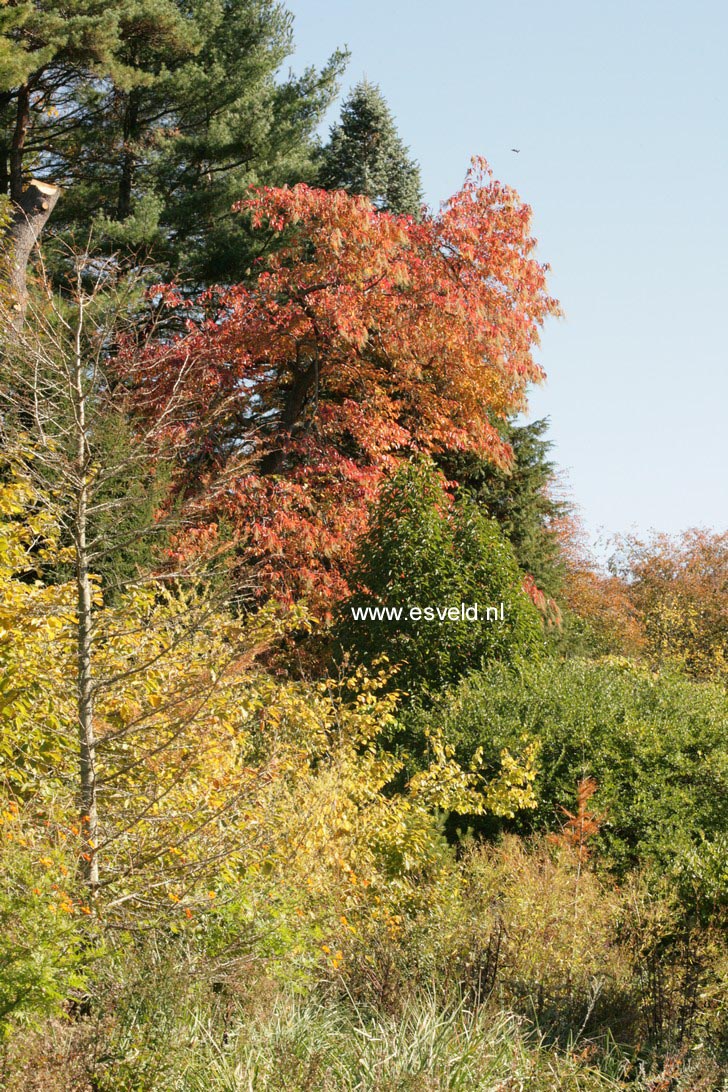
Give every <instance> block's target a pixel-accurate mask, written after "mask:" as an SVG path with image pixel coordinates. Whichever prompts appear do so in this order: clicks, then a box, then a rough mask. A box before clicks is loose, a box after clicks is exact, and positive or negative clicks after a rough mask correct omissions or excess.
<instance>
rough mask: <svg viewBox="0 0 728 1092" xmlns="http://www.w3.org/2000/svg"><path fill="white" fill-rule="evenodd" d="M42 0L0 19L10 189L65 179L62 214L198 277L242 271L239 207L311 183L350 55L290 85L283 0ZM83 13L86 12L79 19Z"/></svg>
mask: <svg viewBox="0 0 728 1092" xmlns="http://www.w3.org/2000/svg"><path fill="white" fill-rule="evenodd" d="M68 8H69V5H68V4H64V5H63V12H62V11H61V5H60V4H59V3H58V0H43V3H42V4H41V5H40V6H39V5H34V6H32V8H31V5H28V11H25V9H24V8H23V9H22V10H21V6H13V10H12V11H9V10H8V11H3V13H2V15H1V16H0V20H1V21H0V192H8V193H10V195H11V196H12V198H13V200H14V201H18V200H19V196H20V194H21V192H22V190H23V186H24V185H25V184H26V183H27V181H28V178H29V176H30V173H31V172H32V173H34V174H35V175H36V176H37V177H39V178H41V179H45V180H47V181H52V182H53V183H54V184H56V185H59V186H61V187H62V189H63V191H64V196H63V201H62V202H61V203H60V205H59V207H58V210H57V212H56V213H55V214H54V219H53V224H54V226H55V227H56V228H63V229H65V231H66V233H67V234H70V236H71V237H74V236H75V237H76V240H77V241H78V242H82V241H83V240H84V238H85V236H86V235H87V234H88V230H89V227H90V225H91V224H92V223H93V222H95V224H96V229H97V234H98V233H99V232H100V234H101V235H102V236H105V237H106V238H107V239H108V240H109V242H110V244H111V245H113V246H114V247H116V248H120V249H121V250H122V251H123V250H124V249H129V250H131V251H133V252H137V251H138V250H139V249H143V250H144V251H145V252H147V253H149V254H151V255H152V257H153V258H154V259H155V260H156V262H157V263H158V264H160V265H161V266H162V268H163V274H164V275H166V274H168V273H169V271H170V270H174V272H175V273H181V274H182V275H183V276H188V275H194V276H197V277H198V278H199V279H201V280H216V281H222V280H230V279H238V278H240V277H241V276H244V274H245V270H246V268H247V266H248V265H249V264H250V260H251V249H250V245H249V242H248V236H247V232H246V228H245V224H244V221H243V220H242V219H241V218H240V217H233V216H232V214H231V211H230V209H231V205H232V203H233V202H234V201H235V200H238V199H240V198H241V197H242V196H243V195H244V191H245V189H246V187H248V186H249V185H251V184H257V183H263V184H283V183H287V182H293V181H299V180H300V179H301V178H309V179H313V176H314V169H315V168H314V165H313V153H314V143H313V133H314V131H315V129H316V126H317V125H318V123H319V122H320V120H321V117H322V116H323V112H324V111H325V110H326V108H327V107H328V106H329V104H330V102H331V101H332V99H333V97H334V95H335V93H336V83H337V78H338V76H339V74H340V72H341V70H342V68H343V64H344V61H345V55H344V54H342V53H336V54H335V55H334V56H333V57H332V58H331V60H330V61H329V63H328V64H327V65H326V66H324V68H323V69H322V70H321V71H320V72H318V71H316V70H315V69H308V70H307V71H306V72H305V73H304V74H303V75H302V76H300V77H298V78H294V77H290V78H289V79H288V80H285V81H282V82H281V81H280V80H278V79H277V74H278V71H279V69H280V66H281V64H282V62H283V61H284V59H285V57H286V56H287V55H288V54H290V52H291V50H292V34H291V17H290V14H289V13H288V12H287V11H286V10H285V8H283V7H282V6H281V5H280V4H278V3H276V2H274V0H189V2H187V0H110V3H103V4H102V3H100V2H99V3H91V4H89V3H80V0H79V2H78V3H74V2H72V4H71V11H70V14H68V17H67V18H62V17H63V15H64V13H67V12H68ZM75 9H77V13H75V14H74V11H75Z"/></svg>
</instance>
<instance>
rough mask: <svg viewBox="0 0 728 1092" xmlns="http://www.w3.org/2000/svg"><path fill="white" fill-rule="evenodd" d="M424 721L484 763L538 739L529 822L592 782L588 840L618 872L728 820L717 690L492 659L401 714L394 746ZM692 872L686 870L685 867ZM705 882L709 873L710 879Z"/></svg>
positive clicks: (661, 865)
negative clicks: (593, 820) (479, 754)
mask: <svg viewBox="0 0 728 1092" xmlns="http://www.w3.org/2000/svg"><path fill="white" fill-rule="evenodd" d="M433 724H436V725H437V726H438V728H439V730H440V731H441V732H442V734H443V738H444V739H445V740H446V741H447V742H448V743H450V744H451V745H453V746H454V748H455V753H456V755H457V757H458V758H459V760H460V761H464V762H468V761H469V760H470V759H471V756H472V755H473V754H474V753H475V752H476V750H477V749H478V748H480V747H482V748H483V761H484V763H485V765H486V768H487V766H488V765H489V764H490V763H494V762H495V761H496V759H497V756H498V755H499V754H500V752H501V750H502V748H504V747H512V746H513V745H514V743H515V742H517V741H518V742H520V741H521V740H522V739H523V737H524V735H525V736H526V737H528V738H530V739H533V740H536V741H537V742H538V744H539V765H540V774H539V777H538V779H537V784H536V792H537V795H538V797H539V806H538V808H537V809H536V810H535V811H534V812H531V813H529V814H528V817H527V818H526V820H525V821H526V822H528V823H529V825H530V826H536V827H540V828H549V829H558V828H559V827H560V825H561V823H562V822H563V818H564V816H563V811H562V809H563V808H571V806H572V802H573V799H574V792H575V788H576V785H577V782H578V781H579V780H580V779H581V778H583V777H593V778H595V779H596V782H597V792H596V795H595V797H594V802H593V804H594V810H595V811H597V812H599V813H601V814H602V822H601V829H600V832H599V835H598V837H597V845H598V847H599V850H600V852H601V854H602V856H603V857H604V858H605V860H606V861H607V862H608V864H609V865H610V866H612V867H614V868H616V869H617V870H618V871H622V872H624V871H625V870H627V869H628V868H629V867H631V866H635V865H643V864H645V863H648V862H651V863H652V864H653V865H654V866H656V869H657V870H658V871H662V870H664V869H668V870H676V869H678V868H680V867H681V866H680V861H682V860H683V859H685V857H686V854H688V853H689V852H691V851H692V849H693V848H694V847H695V846H698V845H700V844H701V842H702V840H703V838H704V837H705V838H708V839H712V838H715V837H717V836H718V835H720V834H721V832H724V831H725V830H726V828H727V827H728V695H726V693H725V691H724V690H723V689H721V688H720V687H717V686H713V685H709V684H698V683H694V682H691V681H689V680H688V679H685V678H683V677H681V676H679V675H671V674H664V673H663V674H653V673H652V672H650V671H648V670H647V669H645V668H642V667H639V666H636V665H634V664H632V663H630V662H629V661H625V660H605V661H602V662H590V661H577V660H572V661H559V660H555V659H554V660H550V659H544V660H543V661H541V662H533V661H532V662H528V661H525V660H522V661H521V662H520V663H518V664H516V665H511V666H508V665H501V664H492V665H490V666H488V667H487V668H486V669H484V670H483V671H481V672H478V673H475V674H472V675H470V676H469V677H468V678H467V679H465V680H463V681H462V682H461V683H460V685H459V686H458V687H456V688H455V689H453V690H451V691H449V692H447V693H445V694H443V695H442V696H441V697H440V698H439V699H438V701H437V703H436V704H435V706H434V707H433V708H432V709H429V710H424V709H419V710H416V711H413V712H411V713H409V714H408V715H407V717H406V720H405V723H404V726H403V729H402V731H401V733H400V735H399V737H398V742H399V746H400V748H402V749H409V751H410V753H411V754H413V755H416V754H418V753H421V752H422V751H423V750H424V748H425V746H426V733H427V731H428V730H429V729H430V727H431V726H432V725H433ZM696 875H697V873H696ZM710 882H711V884H713V885H714V883H715V880H714V879H711V881H710Z"/></svg>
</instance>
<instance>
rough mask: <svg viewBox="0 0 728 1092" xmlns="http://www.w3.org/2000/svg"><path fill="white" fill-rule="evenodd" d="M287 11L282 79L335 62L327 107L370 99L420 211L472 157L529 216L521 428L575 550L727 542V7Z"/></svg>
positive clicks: (533, 3)
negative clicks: (527, 417)
mask: <svg viewBox="0 0 728 1092" xmlns="http://www.w3.org/2000/svg"><path fill="white" fill-rule="evenodd" d="M286 6H287V7H288V8H289V9H290V10H291V11H292V12H293V14H294V16H295V24H294V28H295V38H296V44H297V49H296V54H295V55H294V57H293V59H292V66H293V68H294V70H298V69H300V68H301V67H303V66H304V65H307V64H320V63H322V62H323V60H324V59H325V58H326V57H327V56H328V55H329V54H330V53H331V52H332V51H333V50H334V49H335V48H336V47H337V46H343V45H346V46H348V48H349V49H350V51H351V55H352V56H351V61H350V64H349V68H348V71H347V75H346V78H345V82H344V88H343V90H344V91H346V90H347V88H348V87H349V86H351V85H352V84H353V83H356V82H357V81H358V80H359V79H361V78H362V77H363V76H366V77H367V78H368V79H369V80H371V81H373V82H375V83H378V84H379V85H380V87H381V89H382V91H383V93H384V95H385V98H386V99H387V101H388V103H389V105H390V107H391V108H392V110H393V112H394V114H395V116H396V119H397V123H398V127H399V131H400V133H401V135H402V137H403V138H404V139H405V141H406V142H407V143H408V144H409V146H410V149H411V151H412V153H413V155H414V156H415V158H416V159H417V160H418V161H419V163H420V166H421V169H422V178H423V184H424V188H425V194H426V199H427V201H428V203H429V204H431V205H435V206H436V205H438V204H439V203H440V201H441V200H442V199H444V198H445V197H447V196H448V195H449V194H450V193H452V192H453V191H455V190H456V189H457V188H458V187H459V185H460V183H461V181H462V178H463V175H464V173H465V170H466V168H467V165H468V162H469V159H470V157H471V155H473V154H482V155H485V157H486V158H487V159H488V160H489V162H490V163H491V166H492V167H493V168H494V171H495V174H496V177H498V178H499V179H501V180H502V181H504V182H508V183H510V184H511V185H513V186H515V188H516V189H517V190H518V191H519V193H520V194H521V196H522V197H523V198H524V199H525V200H526V201H528V202H529V204H530V205H531V206H532V208H533V211H534V230H535V234H536V236H537V237H538V239H539V241H540V251H539V253H540V256H541V258H542V260H544V261H548V262H549V263H550V264H551V266H552V269H553V273H552V278H551V290H552V293H553V294H554V295H556V296H558V298H559V299H560V301H561V303H562V306H563V308H564V311H565V315H566V317H565V318H564V319H563V320H559V321H552V322H551V323H550V325H549V326H548V327H547V329H546V331H545V333H544V336H543V345H542V348H541V350H540V353H539V359H540V362H541V363H542V364H543V365H544V367H545V368H546V371H547V373H548V376H549V379H548V383H547V385H546V386H545V387H544V388H541V389H539V390H537V391H536V392H534V394H533V396H532V399H531V407H532V413H533V415H537V416H542V415H548V416H549V417H550V418H551V437H552V439H553V440H554V441H555V443H556V449H555V457H556V460H557V462H558V463H559V465H560V466H561V467H562V468H564V469H565V470H566V471H567V473H568V478H569V482H570V486H571V490H572V493H573V495H574V498H575V499H576V500H577V502H578V503H579V504H580V506H581V508H582V511H583V514H584V517H585V520H586V523H587V527H588V528H589V530H590V531H591V533H592V534H593V535H596V534H597V533H598V532H599V531H600V529H601V530H602V532H606V533H613V532H621V531H627V530H630V529H636V530H640V531H646V530H648V529H649V528H651V527H654V528H657V529H660V530H665V531H677V530H680V529H681V528H684V527H689V526H708V527H715V528H719V529H721V530H722V529H725V528H726V527H728V426H727V425H726V415H727V413H728V349H727V348H726V338H725V332H724V331H725V325H726V319H727V318H728V245H727V244H728V119H727V117H726V110H727V107H728V95H727V94H726V90H727V88H726V85H727V84H728V49H727V43H728V6H726V5H724V3H722V2H719V0H712V2H708V0H693V3H692V4H691V5H688V4H686V3H685V2H684V0H681V2H680V3H676V2H672V0H660V2H659V3H658V2H656V0H632V2H631V3H629V2H627V0H611V2H610V3H597V2H594V0H552V2H551V3H543V2H542V0H541V2H538V0H521V2H513V0H510V2H506V3H502V2H501V3H487V2H485V3H483V2H478V0H449V2H447V0H366V2H363V0H360V2H357V0H353V2H351V0H350V2H342V0H286ZM335 116H336V111H333V113H332V118H331V120H334V119H335ZM512 148H519V149H520V152H519V153H518V154H516V153H515V152H512V151H511V149H512Z"/></svg>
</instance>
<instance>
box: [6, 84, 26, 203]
mask: <svg viewBox="0 0 728 1092" xmlns="http://www.w3.org/2000/svg"><path fill="white" fill-rule="evenodd" d="M29 128H30V85H29V84H27V83H24V84H23V86H22V87H21V88H20V89H19V91H18V105H17V111H16V114H15V130H14V132H13V139H12V143H11V145H10V197H11V198H12V200H13V201H16V202H19V201H20V198H21V196H22V193H23V153H24V151H25V141H26V138H27V136H28V129H29Z"/></svg>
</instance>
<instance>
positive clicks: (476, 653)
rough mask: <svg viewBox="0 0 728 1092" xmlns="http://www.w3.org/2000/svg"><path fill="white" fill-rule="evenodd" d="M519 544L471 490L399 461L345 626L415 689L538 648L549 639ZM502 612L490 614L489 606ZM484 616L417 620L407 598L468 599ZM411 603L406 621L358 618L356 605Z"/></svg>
mask: <svg viewBox="0 0 728 1092" xmlns="http://www.w3.org/2000/svg"><path fill="white" fill-rule="evenodd" d="M522 579H523V574H522V573H521V572H520V570H519V568H518V563H517V561H516V558H515V555H514V553H513V549H512V547H511V545H510V543H509V542H508V541H507V539H506V538H505V537H504V535H503V533H502V532H501V530H500V529H499V527H498V524H497V523H496V522H495V520H492V519H489V518H488V517H487V516H485V515H484V514H483V512H482V510H481V509H479V508H478V506H477V504H475V502H473V501H472V500H468V499H467V498H463V499H462V500H459V501H456V502H454V503H452V502H451V499H450V497H449V496H448V494H447V492H446V491H445V487H444V481H443V478H442V476H441V475H440V474H439V472H438V471H437V470H436V469H435V468H434V467H433V466H432V464H431V463H428V462H415V463H411V464H409V465H408V466H407V467H405V468H404V469H402V470H400V471H399V472H398V473H397V474H396V475H395V476H394V477H393V479H392V480H391V481H390V482H389V483H388V485H387V486H386V487H385V488H384V489H383V491H382V494H381V497H380V499H379V502H378V504H377V505H376V507H375V510H374V513H373V516H372V522H371V529H370V531H369V534H368V535H367V536H366V538H365V539H364V541H363V543H362V544H361V546H360V549H359V563H358V567H357V569H356V571H355V573H354V576H353V583H354V586H356V588H357V589H358V590H357V592H356V594H355V595H354V596H353V597H352V598H351V599H350V600H349V601H348V602H347V603H346V604H345V605H344V608H343V616H342V619H341V622H340V625H339V627H338V631H337V635H338V639H339V641H340V642H341V643H342V644H343V646H344V647H345V648H346V649H348V650H350V651H353V652H354V653H356V654H358V655H359V656H360V657H362V658H363V659H364V660H365V661H368V662H371V661H373V660H375V659H376V658H377V657H378V656H381V655H382V654H385V655H386V656H387V658H388V659H389V660H390V662H391V663H392V664H393V665H396V667H397V676H396V682H397V685H398V686H400V687H403V688H405V689H407V690H409V691H410V692H420V693H421V692H423V691H428V690H437V689H438V688H440V687H442V686H443V685H446V684H448V683H452V682H453V681H455V680H457V679H458V678H460V676H461V675H463V674H464V673H465V672H466V671H468V670H470V669H472V668H474V667H478V666H480V664H482V663H483V662H489V661H491V660H511V659H513V657H514V656H516V655H517V654H518V653H521V654H531V655H535V654H536V653H537V651H538V650H539V649H540V648H541V647H542V645H543V632H542V626H541V621H540V617H539V614H538V611H537V610H536V608H535V607H534V605H533V603H532V602H531V600H530V599H529V598H528V596H527V595H526V593H525V592H524V590H523V587H522ZM501 603H502V604H503V616H504V618H503V620H502V621H501V620H486V618H485V617H484V616H483V615H484V612H485V608H487V607H489V606H491V607H496V608H497V609H498V610H500V605H501ZM461 604H465V605H466V606H473V605H475V604H477V605H478V608H479V615H480V617H479V619H478V620H477V621H468V620H467V619H465V618H462V617H461V618H460V619H458V620H455V621H452V620H450V619H446V620H440V619H438V617H437V616H435V617H434V618H433V619H431V620H428V619H426V618H421V619H417V620H413V619H411V618H410V617H409V616H408V613H407V611H408V608H409V607H419V608H422V609H423V610H424V608H433V609H434V608H437V607H439V608H441V609H443V610H444V609H445V608H451V607H455V608H457V609H458V610H460V609H461ZM366 607H391V608H398V607H401V608H403V615H402V618H401V619H400V620H398V621H394V620H382V621H373V620H368V621H357V620H355V619H354V618H353V617H352V610H353V609H357V608H366Z"/></svg>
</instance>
